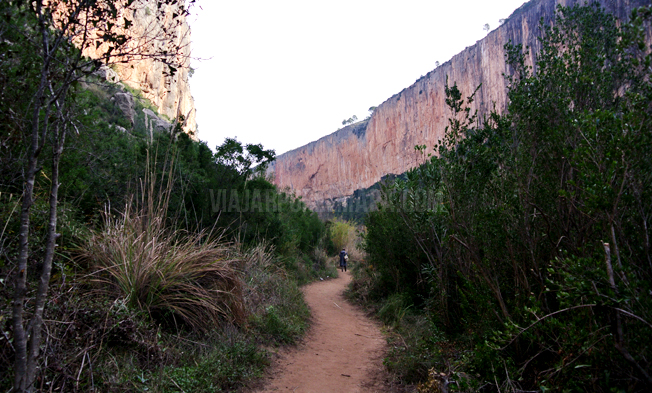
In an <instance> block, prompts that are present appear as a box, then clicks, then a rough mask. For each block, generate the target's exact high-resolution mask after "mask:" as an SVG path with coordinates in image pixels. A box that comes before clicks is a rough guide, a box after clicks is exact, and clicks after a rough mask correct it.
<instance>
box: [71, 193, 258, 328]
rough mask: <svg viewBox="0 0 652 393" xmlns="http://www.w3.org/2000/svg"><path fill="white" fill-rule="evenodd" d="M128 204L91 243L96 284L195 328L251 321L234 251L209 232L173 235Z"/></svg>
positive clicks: (88, 254)
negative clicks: (244, 299) (246, 310)
mask: <svg viewBox="0 0 652 393" xmlns="http://www.w3.org/2000/svg"><path fill="white" fill-rule="evenodd" d="M130 210H131V209H130V206H127V208H126V209H125V212H124V213H123V214H122V215H121V216H120V217H118V218H111V217H109V216H108V215H107V219H106V220H105V224H104V228H103V229H102V230H101V231H100V232H98V233H96V234H95V235H93V236H92V237H91V238H90V239H89V240H88V242H87V244H86V246H85V248H84V250H83V252H82V255H81V257H82V258H83V259H84V260H86V261H88V263H89V265H90V266H91V269H92V272H93V273H91V275H90V277H91V279H92V281H94V282H96V283H98V284H100V285H99V286H98V287H99V288H100V290H102V291H107V292H109V293H111V294H112V295H113V296H115V297H122V298H124V299H125V302H126V304H127V305H129V306H130V307H132V308H136V309H139V310H143V311H145V312H147V313H148V314H149V315H150V316H152V317H154V318H157V319H160V318H164V319H166V320H168V322H169V319H170V318H171V319H172V321H173V322H174V323H176V321H177V319H180V320H181V321H183V322H184V323H185V324H186V325H188V326H190V327H192V328H193V329H195V330H200V331H208V330H210V329H211V328H212V327H214V326H215V325H217V324H219V323H220V322H223V321H228V322H235V323H242V322H244V321H245V320H246V315H245V309H244V304H243V300H242V283H241V281H240V279H239V276H238V273H237V270H236V267H237V265H238V264H239V263H240V260H239V259H238V258H237V255H236V254H235V252H234V247H233V246H230V245H228V244H224V243H221V242H220V241H219V239H217V240H215V239H213V240H211V239H209V236H207V235H206V234H205V233H198V234H192V233H183V235H179V234H172V233H170V231H169V230H168V229H166V228H165V226H164V223H163V218H162V217H161V216H160V215H153V216H147V215H145V214H142V213H141V214H135V213H133V212H131V211H130Z"/></svg>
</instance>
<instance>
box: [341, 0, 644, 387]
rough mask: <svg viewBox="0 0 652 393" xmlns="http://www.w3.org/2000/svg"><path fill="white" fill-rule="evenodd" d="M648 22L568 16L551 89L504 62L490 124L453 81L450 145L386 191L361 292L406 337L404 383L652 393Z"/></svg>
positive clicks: (399, 350) (542, 66)
mask: <svg viewBox="0 0 652 393" xmlns="http://www.w3.org/2000/svg"><path fill="white" fill-rule="evenodd" d="M649 23H650V8H649V7H647V8H643V9H639V10H637V11H635V12H634V13H633V14H632V18H631V21H630V22H628V23H620V24H619V23H617V22H616V20H615V19H614V18H613V17H612V16H611V15H608V14H605V13H604V11H602V10H601V9H600V8H599V7H597V6H584V7H573V8H559V9H558V13H557V17H556V19H555V21H554V24H553V25H552V26H541V31H542V37H541V44H542V49H541V52H540V53H537V54H536V59H537V60H536V67H535V69H536V72H534V71H533V67H530V66H528V65H526V64H525V62H524V58H525V57H524V51H527V50H528V49H527V48H521V47H518V46H513V45H511V44H508V45H507V46H506V47H505V52H506V54H507V61H508V63H509V65H510V67H511V71H512V73H511V74H510V76H507V79H508V82H509V102H510V103H509V108H508V110H507V113H505V114H503V115H498V114H496V113H494V114H492V115H491V116H489V117H488V118H486V119H477V118H476V116H475V114H474V113H472V112H471V111H470V110H469V109H468V107H469V104H470V103H471V101H472V100H473V96H470V97H468V98H467V97H463V96H462V95H461V93H460V91H459V90H458V88H457V86H456V85H455V83H454V82H455V81H449V82H450V84H449V85H448V86H447V87H446V91H445V93H446V97H447V100H446V102H447V105H448V106H449V108H450V118H449V125H448V127H447V130H446V137H445V138H444V139H443V140H442V141H441V142H440V144H439V145H438V146H435V153H436V154H435V155H433V157H431V158H430V159H429V160H428V161H427V162H426V163H425V164H423V165H421V166H419V167H417V168H415V169H413V170H411V171H409V172H408V173H407V174H406V176H405V177H399V178H398V179H396V180H395V181H393V182H390V183H389V184H388V185H385V186H384V187H383V190H382V192H383V201H382V203H380V204H379V206H378V210H377V211H373V212H370V213H369V214H368V215H367V216H366V218H365V223H366V227H367V234H366V238H365V248H366V252H367V259H366V260H365V263H363V264H362V265H360V266H359V269H358V270H357V271H356V277H357V278H356V281H355V284H354V287H353V288H352V293H351V295H352V296H353V297H354V298H357V299H360V300H362V301H364V302H366V303H367V304H370V305H373V306H374V307H375V309H376V312H377V314H378V316H379V317H380V318H381V319H382V320H383V321H384V322H385V324H387V325H388V326H390V327H391V328H392V332H393V334H392V337H393V338H392V339H391V340H390V341H391V344H392V349H391V351H390V354H389V356H388V357H387V359H386V364H387V366H388V367H389V368H390V369H391V370H392V371H394V372H395V374H396V375H397V377H398V378H399V379H401V380H402V381H403V382H404V383H407V384H415V385H416V384H419V383H420V384H419V385H418V389H419V391H420V392H445V391H482V392H488V391H491V392H524V391H528V392H535V391H536V392H543V391H558V392H616V391H618V392H621V391H623V392H624V391H627V392H643V391H649V390H650V389H651V388H652V377H651V375H652V374H651V373H652V363H651V361H652V303H651V302H652V297H651V296H650V294H651V293H652V292H651V291H652V287H651V283H652V250H651V248H650V247H651V244H650V234H651V233H650V228H651V226H652V183H651V182H652V154H651V152H652V117H651V115H652V107H651V106H650V103H652V81H651V80H650V76H651V72H650V71H651V68H650V65H651V58H650V48H648V47H647V46H646V44H645V34H646V33H645V32H646V31H648V32H649ZM479 120H482V121H479Z"/></svg>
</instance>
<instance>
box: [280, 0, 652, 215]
mask: <svg viewBox="0 0 652 393" xmlns="http://www.w3.org/2000/svg"><path fill="white" fill-rule="evenodd" d="M596 2H599V3H601V5H602V6H603V8H604V9H605V10H606V11H607V12H610V13H612V14H614V15H615V16H616V17H617V18H618V19H621V20H622V19H627V17H628V16H629V15H630V13H631V10H632V9H633V8H635V7H638V6H642V5H648V4H650V0H596ZM558 4H561V5H564V6H570V5H574V4H584V0H532V1H529V2H527V3H525V4H523V5H522V6H521V7H520V8H519V9H517V10H516V11H514V13H512V15H511V16H510V17H509V18H508V19H507V21H506V22H505V23H504V24H503V25H501V26H500V27H499V28H497V29H496V30H494V31H492V32H490V33H489V34H488V35H487V36H486V37H485V38H483V39H482V40H480V41H478V42H477V43H476V44H475V45H473V46H471V47H467V48H466V49H464V50H463V51H462V52H460V53H459V54H457V55H455V56H454V57H453V58H452V59H451V60H449V61H448V62H446V63H444V64H442V65H441V66H439V67H437V68H436V69H435V70H433V71H431V72H429V73H428V74H427V75H426V76H424V77H422V78H420V79H419V80H417V81H416V82H415V83H414V84H413V85H411V86H410V87H408V88H406V89H404V90H403V91H401V92H400V93H398V94H395V95H394V96H392V97H390V98H389V99H387V100H386V101H385V102H383V103H382V104H381V105H380V106H378V108H377V109H376V110H375V111H374V113H373V115H372V116H371V119H369V120H367V121H364V122H360V123H357V124H353V125H350V126H348V127H345V128H342V129H340V130H338V131H336V132H334V133H333V134H330V135H328V136H325V137H323V138H321V139H319V140H317V141H315V142H311V143H309V144H307V145H305V146H302V147H300V148H297V149H294V150H291V151H289V152H287V153H284V154H281V155H279V156H278V157H277V159H276V162H275V163H274V165H272V166H271V167H270V172H273V177H274V181H275V183H276V185H278V186H279V187H280V188H281V189H286V188H289V189H290V190H291V191H292V192H294V193H295V194H296V195H297V196H301V197H303V200H304V201H305V202H306V203H307V204H308V206H310V207H311V208H313V209H319V208H320V207H324V206H329V205H330V203H329V201H330V202H332V201H334V200H338V199H340V200H341V198H342V197H345V196H348V195H351V194H353V192H354V191H355V190H357V189H362V188H367V187H370V186H371V185H373V184H374V183H376V182H378V181H379V180H380V179H381V177H383V176H384V175H386V174H389V173H393V174H400V173H403V172H405V171H407V170H408V169H410V168H412V167H414V166H416V165H417V164H419V163H420V161H419V160H420V159H421V160H422V159H423V158H422V157H421V156H420V154H418V153H417V152H416V151H415V149H414V146H415V145H423V144H425V145H426V146H427V148H428V152H432V148H433V147H434V146H435V144H436V143H437V142H438V141H439V140H440V139H441V138H442V137H443V135H444V130H445V128H446V126H447V124H448V118H449V116H450V115H451V114H450V111H449V110H448V107H447V106H446V104H445V102H444V99H445V94H444V86H445V83H446V77H448V80H449V85H452V84H453V83H457V86H458V88H459V89H460V91H461V92H462V95H463V97H466V96H468V95H470V94H471V93H473V91H474V90H475V89H476V87H478V85H480V84H482V86H481V88H480V89H479V90H478V92H477V93H476V96H475V101H474V103H473V104H472V105H471V109H472V110H478V114H479V115H480V116H482V115H484V114H487V113H489V111H490V110H491V109H492V108H493V107H494V105H495V107H496V109H497V110H498V111H499V112H502V111H504V110H505V108H506V107H507V86H506V81H505V77H504V76H503V74H509V73H510V69H509V68H510V67H509V66H508V65H507V64H506V63H505V56H504V50H503V46H504V45H505V43H507V42H508V41H509V40H511V41H512V42H513V43H522V44H524V45H527V46H529V47H530V55H529V59H528V61H529V63H530V64H531V63H532V60H533V56H534V53H536V52H538V50H539V47H540V44H539V42H538V41H537V37H538V36H539V21H540V20H541V18H543V19H544V21H545V23H549V22H550V21H551V20H552V18H553V16H554V14H555V8H556V6H557V5H558ZM649 38H650V37H649V32H648V42H650V40H649ZM405 60H406V61H409V59H405Z"/></svg>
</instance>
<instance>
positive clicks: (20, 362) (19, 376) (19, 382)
mask: <svg viewBox="0 0 652 393" xmlns="http://www.w3.org/2000/svg"><path fill="white" fill-rule="evenodd" d="M46 77H47V68H46V67H44V68H43V70H42V74H41V82H40V86H39V89H38V91H37V93H36V95H35V100H34V101H35V108H34V113H33V115H32V127H31V128H32V135H31V144H30V150H29V153H28V164H27V170H26V172H25V183H24V184H23V203H22V207H21V213H20V231H19V235H18V236H19V256H18V269H17V272H16V277H15V284H14V285H15V289H14V301H13V306H12V319H13V327H14V348H15V350H16V355H15V356H16V359H15V365H14V368H15V379H14V390H16V391H18V392H22V391H25V389H27V387H28V386H29V384H30V382H29V381H28V380H27V378H26V377H27V333H26V331H25V326H24V321H23V310H24V306H25V296H26V294H27V260H28V257H29V224H30V211H31V208H32V204H33V203H34V182H35V179H36V173H38V171H39V168H38V157H39V155H40V153H41V149H42V147H43V141H42V139H41V138H39V131H41V130H40V128H41V125H40V122H39V117H40V112H41V108H42V102H43V96H44V92H45V85H46ZM46 118H47V113H46ZM42 127H45V128H47V124H43V125H42ZM40 139H41V140H40Z"/></svg>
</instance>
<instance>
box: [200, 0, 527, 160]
mask: <svg viewBox="0 0 652 393" xmlns="http://www.w3.org/2000/svg"><path fill="white" fill-rule="evenodd" d="M524 1H525V0H452V1H451V0H429V1H426V0H393V1H388V0H373V1H372V0H321V1H315V0H274V1H270V0H234V1H222V0H197V1H196V5H195V7H194V10H193V12H194V13H195V15H193V16H192V17H191V18H190V19H189V21H190V26H191V29H192V48H191V49H192V55H193V57H195V58H200V59H204V60H193V63H192V67H193V68H195V73H194V75H193V76H192V78H191V79H190V84H191V91H192V95H193V97H194V99H195V106H196V108H197V123H198V130H199V139H201V140H204V141H206V142H207V143H208V146H209V147H210V148H211V149H213V150H214V149H215V146H217V145H221V144H222V143H223V141H224V138H226V137H236V136H237V138H238V140H240V141H241V142H243V143H262V144H263V146H264V147H265V148H266V149H274V150H276V153H277V155H278V154H282V153H284V152H286V151H288V150H292V149H295V148H297V147H300V146H303V145H305V144H307V143H309V142H312V141H314V140H317V139H319V138H321V137H323V136H325V135H328V134H331V133H333V132H335V131H337V129H338V128H340V127H341V126H342V120H345V119H348V118H350V117H351V116H353V115H356V116H357V117H358V119H363V118H365V117H366V116H367V115H368V108H369V107H371V106H378V105H380V104H381V103H382V102H383V101H385V100H386V99H388V98H389V97H391V96H392V95H393V94H396V93H398V92H400V91H401V90H403V89H404V88H406V87H408V86H410V85H411V84H412V83H414V82H415V81H416V80H417V79H418V78H419V77H421V76H422V75H425V74H426V73H428V72H429V71H431V70H433V69H434V68H435V65H436V62H437V61H439V62H440V63H444V62H446V61H448V60H449V59H450V58H451V57H453V56H454V55H455V54H457V53H458V52H460V51H461V50H463V49H464V48H465V47H467V46H471V45H473V44H475V42H476V41H477V40H480V39H481V38H483V37H484V36H485V35H486V34H487V32H486V31H485V30H484V29H483V26H484V25H485V24H489V26H490V28H491V29H492V30H493V29H495V28H497V27H498V25H499V22H498V21H499V19H501V18H507V17H508V16H509V15H510V14H511V13H512V12H513V11H514V10H515V9H517V8H518V7H519V6H521V5H522V4H523V2H524Z"/></svg>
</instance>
